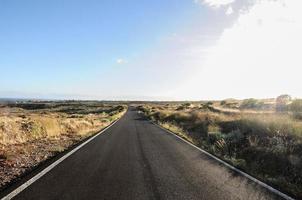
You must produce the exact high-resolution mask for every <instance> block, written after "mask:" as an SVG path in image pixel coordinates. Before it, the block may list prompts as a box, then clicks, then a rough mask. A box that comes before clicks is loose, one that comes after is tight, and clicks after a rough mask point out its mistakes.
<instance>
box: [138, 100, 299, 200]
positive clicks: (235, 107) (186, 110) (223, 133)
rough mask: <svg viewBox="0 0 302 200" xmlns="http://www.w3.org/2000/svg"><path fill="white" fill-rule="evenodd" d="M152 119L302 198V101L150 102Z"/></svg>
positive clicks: (147, 110)
mask: <svg viewBox="0 0 302 200" xmlns="http://www.w3.org/2000/svg"><path fill="white" fill-rule="evenodd" d="M139 109H140V111H141V112H143V113H144V114H145V115H146V116H147V117H148V118H150V119H151V120H154V121H155V122H157V123H158V124H160V125H161V126H163V127H164V128H166V129H169V130H171V131H172V132H174V133H176V134H178V135H180V136H181V137H183V138H185V139H186V140H188V141H190V142H191V143H193V144H195V145H197V146H199V147H201V148H203V149H205V150H207V151H208V152H210V153H212V154H214V155H216V156H217V157H220V158H221V159H223V160H225V161H227V162H228V163H230V164H232V165H234V166H236V167H237V168H240V169H242V170H243V171H245V172H247V173H249V174H251V175H253V176H255V177H257V178H259V179H260V180H263V181H264V182H266V183H269V184H270V185H272V186H274V187H276V188H278V189H280V190H281V191H284V192H286V193H289V194H291V195H293V196H295V197H297V198H298V199H302V117H301V116H302V115H301V113H302V100H300V99H294V100H292V99H291V98H290V96H288V95H281V96H280V97H278V98H276V99H262V100H258V99H246V100H234V99H227V100H224V101H209V102H206V101H204V102H173V103H171V102H166V103H146V104H142V105H141V106H139Z"/></svg>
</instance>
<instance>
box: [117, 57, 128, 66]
mask: <svg viewBox="0 0 302 200" xmlns="http://www.w3.org/2000/svg"><path fill="white" fill-rule="evenodd" d="M116 63H117V64H119V65H122V64H126V63H128V61H127V60H125V59H123V58H118V59H117V60H116Z"/></svg>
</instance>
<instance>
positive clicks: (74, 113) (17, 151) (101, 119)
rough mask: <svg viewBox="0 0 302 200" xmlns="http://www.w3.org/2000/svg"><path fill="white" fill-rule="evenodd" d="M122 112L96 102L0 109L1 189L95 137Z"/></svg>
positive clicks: (14, 106)
mask: <svg viewBox="0 0 302 200" xmlns="http://www.w3.org/2000/svg"><path fill="white" fill-rule="evenodd" d="M21 107H22V108H21ZM125 111H126V107H125V106H124V107H122V106H118V105H114V104H108V105H104V104H102V103H99V102H51V103H44V104H43V103H32V102H29V103H22V104H12V105H2V106H0V187H3V186H5V185H6V184H7V183H9V182H10V181H12V180H13V179H14V178H16V177H18V176H20V175H21V174H23V173H24V172H25V171H27V170H29V169H31V168H32V167H34V166H36V165H38V164H39V163H40V162H42V161H44V160H46V159H48V158H49V157H51V156H54V155H56V154H57V153H60V152H62V151H64V150H66V149H67V148H69V147H70V146H72V145H74V144H76V143H78V142H79V141H81V140H83V139H85V138H87V137H89V136H91V135H93V134H95V133H97V132H98V131H100V130H101V129H103V128H104V127H106V126H108V125H109V124H110V123H112V122H113V121H114V120H116V119H118V118H120V117H121V116H122V115H123V114H124V112H125Z"/></svg>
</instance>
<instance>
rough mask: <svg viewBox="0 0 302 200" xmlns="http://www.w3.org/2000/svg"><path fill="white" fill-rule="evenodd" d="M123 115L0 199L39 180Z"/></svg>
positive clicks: (6, 197)
mask: <svg viewBox="0 0 302 200" xmlns="http://www.w3.org/2000/svg"><path fill="white" fill-rule="evenodd" d="M126 112H127V111H126ZM126 112H125V113H126ZM123 117H124V116H121V117H120V118H119V119H117V120H115V121H114V122H112V123H111V124H110V125H109V126H107V127H106V128H104V129H103V130H101V131H100V132H99V133H97V134H95V135H94V136H92V137H90V138H89V139H88V140H86V141H85V142H83V143H82V144H80V145H79V146H77V147H75V148H74V149H72V150H71V151H70V152H68V153H66V154H65V155H64V156H62V157H61V158H59V159H58V160H56V161H55V162H53V163H52V164H50V165H49V166H47V167H46V168H45V169H43V170H42V171H41V172H39V173H38V174H36V175H35V176H34V177H32V178H31V179H29V180H28V181H26V182H25V183H23V184H22V185H20V186H19V187H18V188H16V189H15V190H13V191H12V192H10V193H9V194H7V195H6V196H4V197H3V198H2V199H1V200H10V199H12V198H14V197H15V196H17V195H18V194H19V193H21V192H22V191H23V190H25V189H26V188H27V187H28V186H30V185H31V184H33V183H34V182H35V181H37V180H39V179H40V178H41V177H43V176H44V175H45V174H47V173H48V172H49V171H50V170H52V169H53V168H54V167H56V166H57V165H58V164H60V163H61V162H63V161H64V160H65V159H66V158H68V157H69V156H71V155H72V154H74V153H75V152H76V151H78V150H79V149H81V148H82V147H83V146H85V145H86V144H88V143H89V142H90V141H92V140H93V139H95V138H96V137H98V136H99V135H101V134H102V133H103V132H105V131H106V130H108V129H109V128H110V127H112V126H113V125H114V124H115V123H117V122H118V121H119V120H120V119H122V118H123Z"/></svg>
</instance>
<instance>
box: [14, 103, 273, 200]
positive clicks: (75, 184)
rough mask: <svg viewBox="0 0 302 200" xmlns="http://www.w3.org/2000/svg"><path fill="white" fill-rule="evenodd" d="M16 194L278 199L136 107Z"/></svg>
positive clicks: (141, 199)
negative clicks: (158, 125)
mask: <svg viewBox="0 0 302 200" xmlns="http://www.w3.org/2000/svg"><path fill="white" fill-rule="evenodd" d="M14 199H30V200H33V199H34V200H36V199H43V200H48V199H56V200H57V199H72V200H75V199H85V200H86V199H128V200H134V199H138V200H144V199H171V200H172V199H173V200H177V199H198V200H202V199H206V200H212V199H213V200H219V199H232V200H234V199H244V200H248V199H257V200H259V199H277V197H275V196H274V195H273V194H271V193H270V192H268V191H267V190H266V189H264V188H262V187H261V186H259V185H257V184H256V183H253V182H252V181H250V180H248V179H247V178H245V177H243V176H241V175H239V174H237V173H235V172H233V171H231V170H229V169H228V168H226V167H225V166H223V165H221V164H219V163H218V162H217V161H215V160H213V159H211V158H210V157H208V156H207V155H205V154H203V153H201V152H200V151H198V150H197V149H195V148H193V147H192V146H190V145H188V144H186V143H185V142H183V141H182V140H180V139H179V138H177V137H175V136H173V135H172V134H170V133H167V132H166V131H164V130H162V129H160V128H159V127H157V126H155V125H153V124H152V123H150V122H149V121H147V120H144V119H143V118H142V117H141V116H140V115H138V114H137V112H136V111H135V110H134V109H133V108H130V109H129V111H128V112H127V113H126V114H125V116H124V117H123V118H122V119H121V120H120V121H118V122H117V123H116V124H115V125H114V126H112V127H111V128H110V129H108V130H107V131H105V132H104V133H102V134H101V135H100V136H98V137H96V138H95V139H94V140H92V141H91V142H90V143H88V144H87V145H85V146H84V147H82V148H81V149H80V150H78V151H77V152H76V153H74V154H72V155H71V156H70V157H68V158H67V159H65V160H64V161H63V162H62V163H60V164H59V165H57V166H56V167H55V168H53V169H52V170H51V171H50V172H48V173H47V174H46V175H44V176H43V177H42V178H40V179H38V180H37V181H36V182H34V183H33V184H32V185H30V186H29V187H28V188H26V189H25V190H23V191H22V192H21V193H19V194H18V195H17V196H16V197H15V198H14Z"/></svg>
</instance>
